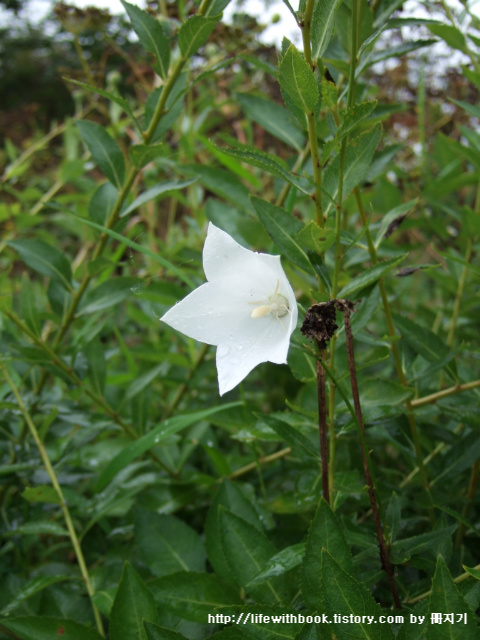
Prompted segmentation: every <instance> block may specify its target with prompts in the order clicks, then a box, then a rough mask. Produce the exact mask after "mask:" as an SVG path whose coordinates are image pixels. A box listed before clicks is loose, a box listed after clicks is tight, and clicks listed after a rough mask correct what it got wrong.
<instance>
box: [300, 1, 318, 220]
mask: <svg viewBox="0 0 480 640" xmlns="http://www.w3.org/2000/svg"><path fill="white" fill-rule="evenodd" d="M314 4H315V1H314V0H307V6H306V8H305V15H304V19H303V22H302V23H301V25H300V26H301V29H302V40H303V51H304V54H305V60H306V61H307V62H308V64H309V65H310V68H311V69H312V73H314V72H315V60H312V46H311V44H310V30H311V26H312V15H313V7H314ZM307 121H308V140H309V143H310V149H311V154H312V165H313V179H314V182H315V196H314V201H315V217H316V221H317V224H318V226H319V227H323V210H322V167H321V164H320V156H319V153H318V138H317V122H316V117H315V113H308V114H307Z"/></svg>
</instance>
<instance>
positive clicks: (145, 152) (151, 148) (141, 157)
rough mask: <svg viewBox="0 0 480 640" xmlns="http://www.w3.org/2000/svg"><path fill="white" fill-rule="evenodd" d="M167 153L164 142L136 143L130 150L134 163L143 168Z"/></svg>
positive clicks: (129, 153) (135, 165)
mask: <svg viewBox="0 0 480 640" xmlns="http://www.w3.org/2000/svg"><path fill="white" fill-rule="evenodd" d="M164 153H165V145H164V144H163V142H160V143H158V144H134V145H133V146H131V147H130V148H129V150H128V155H129V157H130V160H131V161H132V164H133V165H134V167H136V168H137V169H142V168H143V167H144V166H145V165H146V164H148V163H149V162H152V160H155V158H158V156H161V155H163V154H164Z"/></svg>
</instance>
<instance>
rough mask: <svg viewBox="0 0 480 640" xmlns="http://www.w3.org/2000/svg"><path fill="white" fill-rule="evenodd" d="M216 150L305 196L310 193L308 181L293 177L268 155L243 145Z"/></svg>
mask: <svg viewBox="0 0 480 640" xmlns="http://www.w3.org/2000/svg"><path fill="white" fill-rule="evenodd" d="M216 148H217V149H218V150H219V151H221V152H222V153H224V154H226V155H228V156H231V157H232V158H236V159H237V160H240V161H241V162H246V163H247V164H250V165H252V166H254V167H258V168H259V169H263V171H267V173H271V174H272V175H274V176H277V178H281V179H283V180H285V181H286V182H288V183H289V184H291V185H292V186H294V187H296V188H297V189H299V190H300V191H302V193H305V194H306V195H310V194H311V192H312V188H311V186H310V183H309V182H308V180H305V179H304V178H300V177H298V176H296V175H294V174H293V173H292V172H291V171H290V169H288V167H287V166H286V164H285V163H284V162H282V161H281V160H279V159H278V158H277V157H276V156H274V155H272V154H270V153H266V152H265V151H259V150H258V149H255V148H254V147H248V146H247V145H243V144H242V145H240V144H239V145H238V148H236V149H230V148H229V147H219V146H218V145H216Z"/></svg>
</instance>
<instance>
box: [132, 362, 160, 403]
mask: <svg viewBox="0 0 480 640" xmlns="http://www.w3.org/2000/svg"><path fill="white" fill-rule="evenodd" d="M164 369H165V364H164V363H163V362H162V363H161V364H158V365H157V366H156V367H153V368H152V369H149V370H148V371H145V373H142V375H140V376H136V377H135V379H134V381H133V382H132V383H131V384H130V385H129V387H128V389H127V391H126V393H125V400H132V398H135V396H137V395H138V394H139V393H140V392H141V391H143V390H144V389H145V388H146V387H149V386H150V385H151V383H152V382H153V381H154V380H155V378H157V377H158V376H159V375H160V374H161V373H162V371H164Z"/></svg>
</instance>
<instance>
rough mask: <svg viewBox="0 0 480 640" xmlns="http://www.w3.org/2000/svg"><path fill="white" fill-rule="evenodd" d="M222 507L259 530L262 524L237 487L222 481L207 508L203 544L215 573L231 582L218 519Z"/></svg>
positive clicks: (231, 577) (227, 481)
mask: <svg viewBox="0 0 480 640" xmlns="http://www.w3.org/2000/svg"><path fill="white" fill-rule="evenodd" d="M222 509H227V510H229V511H231V512H232V513H235V514H236V515H238V516H240V517H241V518H242V519H243V520H245V521H247V522H249V523H250V524H251V525H253V526H254V527H256V528H257V529H259V530H260V531H261V530H262V525H261V523H260V520H259V515H258V513H257V512H256V511H255V509H254V507H253V505H252V504H251V502H250V501H249V500H247V498H246V497H245V496H244V494H243V493H242V491H241V490H240V489H239V487H238V486H237V485H236V484H234V483H233V482H230V481H229V480H225V481H224V482H222V484H221V485H220V488H219V490H218V492H217V494H216V496H215V497H214V499H213V501H212V503H211V505H210V509H209V510H208V514H207V520H206V524H205V546H206V549H207V554H208V559H209V561H210V564H211V565H212V567H213V568H214V570H215V573H216V574H217V575H218V576H219V577H220V578H221V579H222V580H224V581H225V582H230V583H231V582H234V580H233V576H232V572H231V570H230V567H229V565H228V564H227V560H226V558H225V554H224V553H223V549H222V529H223V527H222V523H221V521H220V511H221V510H222Z"/></svg>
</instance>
